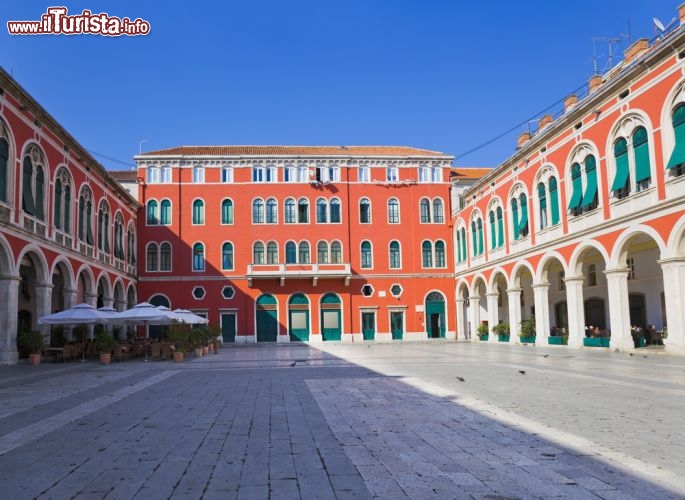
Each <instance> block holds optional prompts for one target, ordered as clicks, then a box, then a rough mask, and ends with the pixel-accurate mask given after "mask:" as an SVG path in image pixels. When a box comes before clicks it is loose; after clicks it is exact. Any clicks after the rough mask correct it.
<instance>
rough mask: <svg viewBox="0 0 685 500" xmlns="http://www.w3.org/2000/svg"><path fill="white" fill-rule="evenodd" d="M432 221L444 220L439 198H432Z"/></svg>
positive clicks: (440, 222)
mask: <svg viewBox="0 0 685 500" xmlns="http://www.w3.org/2000/svg"><path fill="white" fill-rule="evenodd" d="M433 222H434V223H436V224H442V223H443V222H445V208H444V206H443V204H442V200H441V199H440V198H435V199H433Z"/></svg>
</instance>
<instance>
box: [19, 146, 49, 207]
mask: <svg viewBox="0 0 685 500" xmlns="http://www.w3.org/2000/svg"><path fill="white" fill-rule="evenodd" d="M22 167H23V168H22V171H23V180H22V190H21V193H22V197H21V200H22V201H21V207H22V210H23V211H24V212H26V213H27V214H29V215H32V216H34V217H35V218H37V219H40V220H45V206H44V197H45V159H44V156H43V152H42V151H41V150H40V149H38V147H37V146H35V145H31V146H29V147H28V148H27V149H26V152H25V153H24V160H23V163H22Z"/></svg>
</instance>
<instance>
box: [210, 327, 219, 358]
mask: <svg viewBox="0 0 685 500" xmlns="http://www.w3.org/2000/svg"><path fill="white" fill-rule="evenodd" d="M209 329H210V331H211V332H212V342H214V354H219V349H221V331H220V330H219V327H218V326H210V327H209Z"/></svg>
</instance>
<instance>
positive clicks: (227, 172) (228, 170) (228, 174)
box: [221, 167, 233, 183]
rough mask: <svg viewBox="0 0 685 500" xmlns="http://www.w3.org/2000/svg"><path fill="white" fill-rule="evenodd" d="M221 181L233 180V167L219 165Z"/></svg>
mask: <svg viewBox="0 0 685 500" xmlns="http://www.w3.org/2000/svg"><path fill="white" fill-rule="evenodd" d="M221 182H223V183H229V182H233V167H221Z"/></svg>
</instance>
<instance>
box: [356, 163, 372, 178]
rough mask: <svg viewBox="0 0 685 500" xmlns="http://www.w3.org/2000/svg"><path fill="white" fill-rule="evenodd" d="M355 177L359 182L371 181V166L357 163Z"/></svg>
mask: <svg viewBox="0 0 685 500" xmlns="http://www.w3.org/2000/svg"><path fill="white" fill-rule="evenodd" d="M357 177H358V181H359V182H371V168H370V167H369V166H367V165H359V168H358V169H357Z"/></svg>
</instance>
